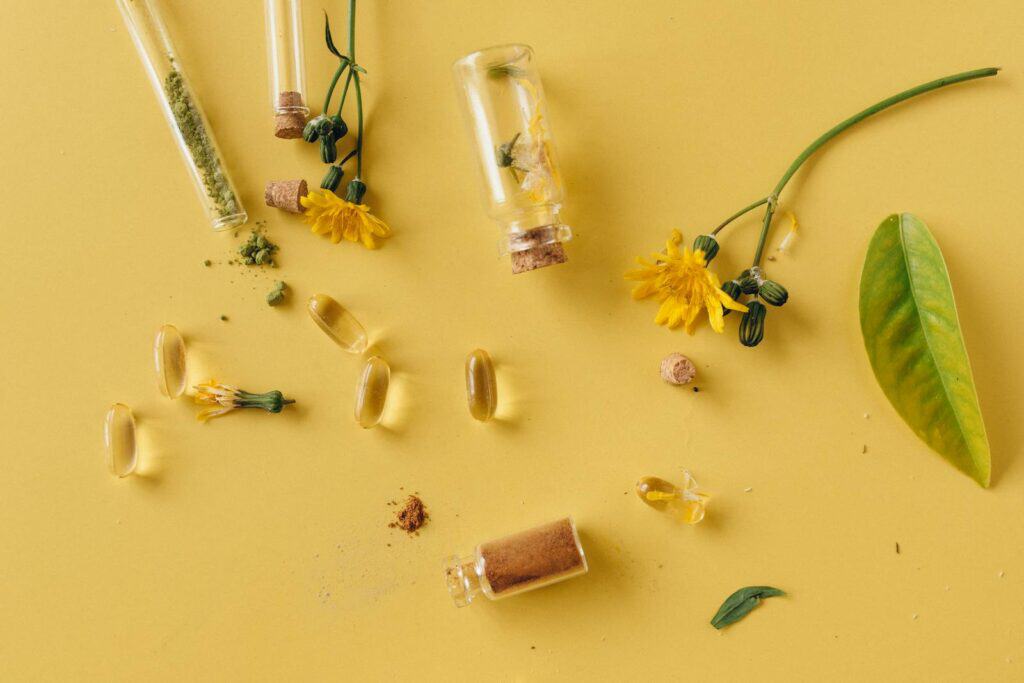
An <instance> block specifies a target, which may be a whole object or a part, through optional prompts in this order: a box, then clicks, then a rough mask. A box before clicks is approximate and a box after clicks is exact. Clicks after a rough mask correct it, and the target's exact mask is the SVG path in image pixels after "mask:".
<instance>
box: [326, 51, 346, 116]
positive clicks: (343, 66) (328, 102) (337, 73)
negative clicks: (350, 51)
mask: <svg viewBox="0 0 1024 683" xmlns="http://www.w3.org/2000/svg"><path fill="white" fill-rule="evenodd" d="M348 64H349V63H348V62H345V61H343V62H342V63H341V64H339V65H338V69H337V70H336V71H335V72H334V78H332V79H331V87H329V88H328V89H327V97H326V99H324V108H323V109H322V110H321V111H322V112H323V113H324V115H326V114H327V111H328V109H329V108H330V106H331V98H332V97H334V86H336V85H338V79H339V78H341V74H343V73H345V69H347V68H348ZM350 73H351V72H350Z"/></svg>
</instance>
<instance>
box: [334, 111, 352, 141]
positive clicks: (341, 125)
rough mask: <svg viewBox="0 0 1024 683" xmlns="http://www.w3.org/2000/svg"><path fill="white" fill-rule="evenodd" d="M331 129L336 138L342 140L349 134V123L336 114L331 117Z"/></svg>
mask: <svg viewBox="0 0 1024 683" xmlns="http://www.w3.org/2000/svg"><path fill="white" fill-rule="evenodd" d="M331 131H332V132H333V133H334V139H335V140H340V139H342V138H343V137H345V136H346V135H348V125H346V123H345V120H344V119H342V118H341V117H340V116H338V115H337V114H335V115H334V116H332V117H331Z"/></svg>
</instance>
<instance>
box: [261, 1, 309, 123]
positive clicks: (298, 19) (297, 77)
mask: <svg viewBox="0 0 1024 683" xmlns="http://www.w3.org/2000/svg"><path fill="white" fill-rule="evenodd" d="M263 6H264V8H265V10H266V22H267V66H268V67H269V69H270V103H271V106H272V107H273V108H274V135H276V136H277V137H279V138H301V137H302V129H303V127H305V125H306V117H307V116H308V115H309V106H307V101H306V61H305V57H304V56H303V53H302V0H264V3H263Z"/></svg>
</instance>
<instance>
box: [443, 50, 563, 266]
mask: <svg viewBox="0 0 1024 683" xmlns="http://www.w3.org/2000/svg"><path fill="white" fill-rule="evenodd" d="M453 68H454V71H455V81H456V84H457V86H458V89H459V95H460V99H461V100H462V103H463V105H464V108H465V111H466V115H467V121H468V123H469V127H470V130H471V132H472V134H473V140H474V144H475V148H476V154H477V158H478V161H479V162H480V168H481V170H482V171H483V177H484V185H485V186H486V189H487V202H488V213H489V214H490V216H491V217H492V218H493V219H494V220H496V221H497V222H498V224H499V225H500V226H501V229H502V231H503V236H502V239H501V242H500V251H501V253H502V254H506V253H507V254H509V256H510V259H511V261H512V272H514V273H522V272H525V271H528V270H533V269H535V268H543V267H544V266H550V265H554V264H557V263H564V262H565V261H566V256H565V250H564V249H563V247H562V242H564V241H566V240H569V239H570V238H571V237H572V230H571V229H570V228H569V226H567V225H564V224H563V223H562V222H561V220H560V219H559V216H558V214H559V212H560V211H561V208H562V201H563V198H564V190H563V186H562V174H561V172H560V170H559V168H558V162H557V159H556V158H555V149H554V141H553V140H552V137H551V128H550V120H549V118H548V112H547V103H546V101H545V99H544V88H543V86H542V85H541V80H540V74H539V73H538V72H537V67H536V65H535V64H534V56H533V49H532V48H530V47H529V46H528V45H501V46H498V47H492V48H488V49H486V50H480V51H478V52H473V53H472V54H469V55H467V56H465V57H463V58H462V59H460V60H459V61H457V62H455V65H454V67H453Z"/></svg>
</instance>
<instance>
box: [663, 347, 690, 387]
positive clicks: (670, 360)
mask: <svg viewBox="0 0 1024 683" xmlns="http://www.w3.org/2000/svg"><path fill="white" fill-rule="evenodd" d="M696 376H697V366H696V365H694V364H693V361H691V360H690V359H689V358H687V357H686V356H684V355H683V354H681V353H670V354H669V355H667V356H665V358H664V359H663V360H662V361H661V378H662V379H663V380H665V381H666V382H668V383H669V384H689V383H690V382H692V381H693V378H694V377H696Z"/></svg>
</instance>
